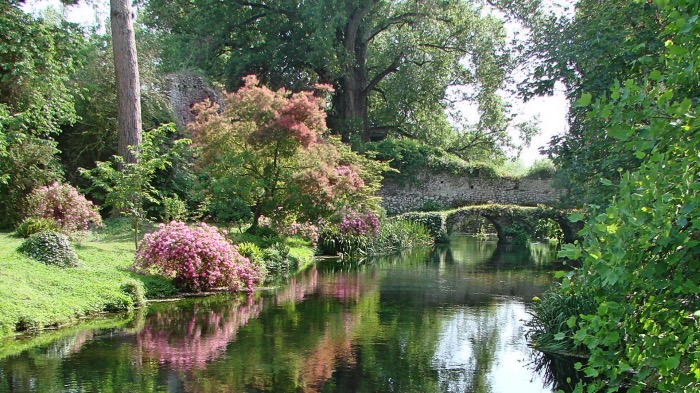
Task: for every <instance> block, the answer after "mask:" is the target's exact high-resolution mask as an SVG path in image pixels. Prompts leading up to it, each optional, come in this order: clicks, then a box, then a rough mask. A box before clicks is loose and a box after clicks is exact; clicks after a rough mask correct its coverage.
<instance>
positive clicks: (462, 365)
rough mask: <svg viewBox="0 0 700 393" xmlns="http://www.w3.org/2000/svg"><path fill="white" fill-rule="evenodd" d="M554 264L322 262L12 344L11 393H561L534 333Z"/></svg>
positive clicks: (461, 256)
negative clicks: (535, 313)
mask: <svg viewBox="0 0 700 393" xmlns="http://www.w3.org/2000/svg"><path fill="white" fill-rule="evenodd" d="M551 257H552V251H551V250H549V249H548V248H547V247H545V246H541V245H533V246H532V247H530V249H529V250H528V249H521V250H513V249H508V248H503V247H497V245H496V243H493V242H484V241H481V242H480V241H476V240H473V239H469V238H458V239H455V241H453V243H452V244H451V246H450V247H438V248H436V249H434V250H429V249H428V250H418V251H415V252H413V253H410V254H406V255H402V256H393V257H386V258H379V259H376V260H374V261H371V262H369V263H367V264H363V265H360V266H359V267H358V266H356V264H353V263H344V264H340V263H338V262H325V263H319V264H318V265H317V266H315V267H312V268H309V269H308V270H306V271H304V272H302V273H300V274H298V275H297V276H295V277H293V278H291V279H289V280H288V283H287V284H285V285H283V286H280V287H279V289H277V290H273V291H269V292H264V293H258V294H256V295H255V296H252V297H245V296H244V297H240V298H230V297H228V296H217V297H209V298H200V299H188V300H183V301H179V302H170V303H157V304H153V305H151V306H150V307H149V308H148V309H147V310H146V311H145V312H143V313H142V314H139V315H137V316H135V317H132V318H131V319H123V318H122V319H107V320H101V321H96V322H92V324H89V325H87V326H84V327H77V328H73V329H71V330H66V331H60V332H54V333H51V334H49V335H43V336H40V337H38V338H33V339H31V340H29V339H25V340H24V341H22V340H19V341H12V342H7V341H6V342H0V345H4V346H5V348H4V349H2V348H1V347H0V357H2V358H0V391H1V392H24V391H36V392H83V391H84V392H98V391H99V392H145V391H148V392H151V391H156V392H421V393H422V392H479V393H481V392H494V393H497V392H518V393H528V392H551V391H552V389H551V388H550V387H546V386H544V381H543V378H544V377H543V376H541V375H540V374H538V373H537V372H536V371H535V370H534V368H535V367H534V366H533V364H532V363H531V359H532V357H531V352H530V350H529V349H528V347H527V346H526V342H525V328H524V326H523V320H524V319H527V318H528V315H527V313H526V303H527V302H528V301H529V300H530V299H532V297H533V296H535V295H540V294H541V293H542V291H543V289H544V288H545V287H547V286H548V285H549V283H550V282H551V281H552V274H551V266H550V264H549V261H550V260H551ZM32 345H35V346H32ZM13 349H14V353H13Z"/></svg>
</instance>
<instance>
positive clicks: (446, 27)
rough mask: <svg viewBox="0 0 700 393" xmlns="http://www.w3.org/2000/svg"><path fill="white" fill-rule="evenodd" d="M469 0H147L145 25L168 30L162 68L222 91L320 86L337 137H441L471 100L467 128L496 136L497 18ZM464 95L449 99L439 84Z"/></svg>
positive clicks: (501, 61) (502, 65)
mask: <svg viewBox="0 0 700 393" xmlns="http://www.w3.org/2000/svg"><path fill="white" fill-rule="evenodd" d="M483 14H484V12H483V9H482V7H480V6H479V5H478V3H476V2H465V1H457V0H449V1H437V0H431V1H405V2H398V1H389V0H363V1H356V0H354V1H350V0H344V1H330V0H315V1H303V2H302V1H299V0H283V1H276V2H257V1H243V0H237V1H230V2H218V1H212V0H200V1H197V2H194V3H193V2H189V1H184V0H178V1H164V0H152V1H149V2H148V4H147V15H148V16H147V18H148V23H149V24H151V25H152V26H155V27H157V28H160V29H162V30H164V31H167V32H168V33H169V36H168V40H169V43H168V45H167V46H166V49H165V51H164V61H165V64H166V65H167V66H168V67H170V68H171V69H179V68H183V67H194V68H200V69H203V70H205V72H207V74H208V75H210V76H211V77H213V78H214V79H216V80H218V81H221V82H223V83H224V84H225V85H226V86H228V87H229V88H237V87H239V86H240V82H239V80H240V78H241V77H242V76H244V75H247V74H250V73H255V74H257V75H258V76H259V77H260V78H261V81H262V82H263V83H265V84H269V85H270V86H271V87H273V88H279V87H286V88H290V89H292V90H299V89H305V88H310V87H311V86H312V85H313V84H314V83H316V82H321V83H328V84H332V85H333V86H334V88H335V91H336V92H335V94H334V96H333V99H332V100H331V102H332V108H331V110H330V119H329V120H330V121H329V123H330V125H331V128H332V129H333V130H334V131H335V132H338V133H340V134H341V135H342V137H343V140H345V141H349V140H350V139H351V138H353V137H358V138H360V139H362V140H365V141H367V140H370V139H375V138H382V137H384V136H385V135H387V134H393V135H403V136H408V137H411V138H422V139H429V138H432V139H433V142H435V139H444V138H445V137H446V135H447V136H451V132H452V131H451V127H450V124H449V122H448V120H447V117H446V115H445V109H446V108H447V107H449V106H450V105H452V104H454V101H459V100H462V99H469V100H471V101H474V102H477V103H478V104H479V113H480V115H481V119H480V121H479V122H476V121H473V123H476V125H475V127H474V128H478V129H480V130H489V129H496V130H499V131H500V132H505V124H506V121H507V120H508V119H507V117H504V116H502V115H501V114H502V112H503V110H504V106H503V103H502V101H501V99H500V98H499V97H498V95H497V90H498V89H499V88H501V87H502V86H503V81H504V78H505V76H506V73H507V70H508V66H509V58H508V56H507V54H506V53H505V51H504V48H505V33H504V30H503V27H502V24H501V22H500V21H498V20H496V19H495V18H493V17H490V16H482V15H483ZM454 86H464V87H468V88H469V90H470V94H468V95H464V96H460V97H456V96H451V95H450V94H449V87H454Z"/></svg>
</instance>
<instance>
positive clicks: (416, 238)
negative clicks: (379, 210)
mask: <svg viewBox="0 0 700 393" xmlns="http://www.w3.org/2000/svg"><path fill="white" fill-rule="evenodd" d="M431 244H433V237H432V236H431V235H430V231H428V229H427V228H426V227H425V226H424V225H423V224H420V223H417V222H413V221H408V220H397V219H388V220H385V221H384V222H382V226H381V228H380V230H379V235H378V236H377V237H376V238H374V239H373V241H372V245H371V246H370V254H372V255H380V254H391V253H395V252H399V251H402V250H408V249H412V248H416V247H421V246H428V245H431Z"/></svg>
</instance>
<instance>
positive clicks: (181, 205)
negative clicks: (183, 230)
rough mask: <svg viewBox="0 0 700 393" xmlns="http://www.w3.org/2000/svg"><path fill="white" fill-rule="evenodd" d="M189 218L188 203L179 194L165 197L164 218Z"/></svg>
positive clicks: (182, 219) (170, 219)
mask: <svg viewBox="0 0 700 393" xmlns="http://www.w3.org/2000/svg"><path fill="white" fill-rule="evenodd" d="M186 218H187V204H186V203H185V201H183V200H182V199H180V198H179V197H178V196H177V195H175V196H173V197H165V198H163V220H165V221H172V220H175V221H184V220H185V219H186Z"/></svg>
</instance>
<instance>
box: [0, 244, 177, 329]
mask: <svg viewBox="0 0 700 393" xmlns="http://www.w3.org/2000/svg"><path fill="white" fill-rule="evenodd" d="M22 241H23V240H22V239H18V238H15V237H13V236H12V234H10V233H0V298H1V299H2V302H0V336H3V335H8V334H12V333H14V332H15V331H23V330H30V331H31V330H41V329H44V328H47V327H59V326H64V325H68V324H72V323H75V322H76V321H78V320H80V319H81V318H83V317H87V316H90V315H95V314H98V313H101V312H104V311H119V310H129V309H131V308H133V300H132V298H131V297H130V296H128V295H127V294H125V293H124V292H122V290H121V288H120V287H121V285H122V284H124V283H127V282H130V281H131V282H133V280H134V279H137V280H140V281H142V282H143V283H144V286H145V287H146V293H147V295H151V297H155V296H159V295H160V296H163V295H168V294H171V293H172V292H173V290H174V288H172V285H170V284H169V283H168V282H167V281H166V280H164V279H162V278H158V277H146V276H142V275H138V274H135V273H133V272H131V271H130V270H129V267H130V266H131V263H132V261H133V258H134V245H133V243H132V240H131V239H129V238H128V236H122V237H119V236H114V237H112V236H110V234H105V233H100V234H99V235H98V236H90V237H88V239H86V240H85V241H83V242H82V243H81V244H77V245H75V249H76V251H77V253H78V257H79V259H80V261H81V264H80V266H79V267H77V268H59V267H55V266H47V265H44V264H42V263H40V262H38V261H35V260H33V259H30V258H28V257H26V256H24V255H22V254H20V253H18V252H17V251H16V250H17V247H19V245H20V244H21V243H22Z"/></svg>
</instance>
